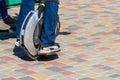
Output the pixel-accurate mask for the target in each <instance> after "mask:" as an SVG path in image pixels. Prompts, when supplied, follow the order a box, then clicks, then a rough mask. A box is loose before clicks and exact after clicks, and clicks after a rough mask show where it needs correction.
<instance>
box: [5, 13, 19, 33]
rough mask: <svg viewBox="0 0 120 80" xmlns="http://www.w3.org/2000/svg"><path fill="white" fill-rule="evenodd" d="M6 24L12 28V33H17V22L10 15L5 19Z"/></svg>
mask: <svg viewBox="0 0 120 80" xmlns="http://www.w3.org/2000/svg"><path fill="white" fill-rule="evenodd" d="M3 21H4V23H6V24H8V25H9V26H10V29H11V30H12V31H16V24H17V21H16V20H15V19H13V18H12V17H10V16H9V15H8V16H7V17H5V18H4V19H3Z"/></svg>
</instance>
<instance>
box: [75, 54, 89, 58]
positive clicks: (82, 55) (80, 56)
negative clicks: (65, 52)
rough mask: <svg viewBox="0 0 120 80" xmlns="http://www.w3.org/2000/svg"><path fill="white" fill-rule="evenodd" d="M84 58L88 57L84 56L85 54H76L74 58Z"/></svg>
mask: <svg viewBox="0 0 120 80" xmlns="http://www.w3.org/2000/svg"><path fill="white" fill-rule="evenodd" d="M86 56H88V55H85V54H78V55H76V57H79V58H84V57H86Z"/></svg>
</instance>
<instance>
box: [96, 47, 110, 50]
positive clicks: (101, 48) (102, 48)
mask: <svg viewBox="0 0 120 80" xmlns="http://www.w3.org/2000/svg"><path fill="white" fill-rule="evenodd" d="M98 49H99V50H101V51H106V50H110V48H107V47H100V48H98Z"/></svg>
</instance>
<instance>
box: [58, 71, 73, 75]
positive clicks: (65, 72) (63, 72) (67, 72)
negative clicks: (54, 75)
mask: <svg viewBox="0 0 120 80" xmlns="http://www.w3.org/2000/svg"><path fill="white" fill-rule="evenodd" d="M60 73H61V74H63V75H72V74H74V73H73V72H71V71H62V72H60Z"/></svg>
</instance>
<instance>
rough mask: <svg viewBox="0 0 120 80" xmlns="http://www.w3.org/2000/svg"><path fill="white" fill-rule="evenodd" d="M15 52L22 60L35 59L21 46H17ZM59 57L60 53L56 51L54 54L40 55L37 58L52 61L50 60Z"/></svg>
mask: <svg viewBox="0 0 120 80" xmlns="http://www.w3.org/2000/svg"><path fill="white" fill-rule="evenodd" d="M13 52H14V55H15V56H17V57H18V58H20V59H22V60H25V61H33V60H32V59H30V58H29V57H28V56H27V55H26V54H25V52H24V50H23V49H22V48H20V47H17V46H15V47H14V49H13ZM57 58H58V55H57V54H55V53H54V54H52V55H40V56H39V57H38V59H37V60H38V61H50V60H54V59H57Z"/></svg>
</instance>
